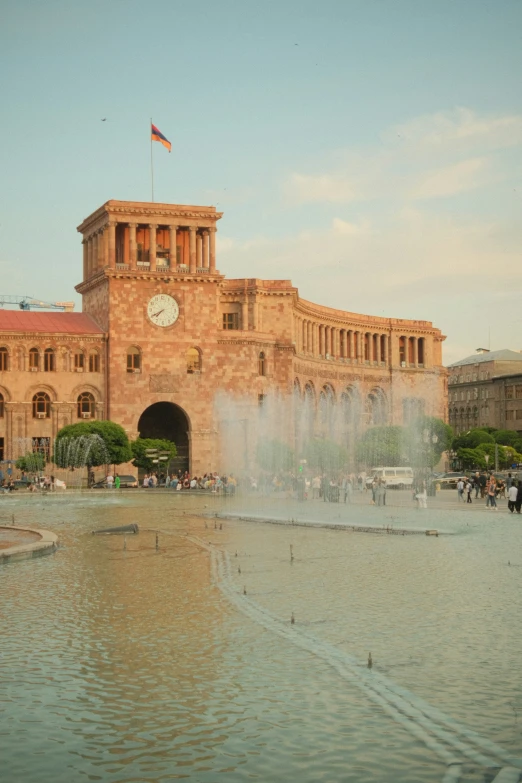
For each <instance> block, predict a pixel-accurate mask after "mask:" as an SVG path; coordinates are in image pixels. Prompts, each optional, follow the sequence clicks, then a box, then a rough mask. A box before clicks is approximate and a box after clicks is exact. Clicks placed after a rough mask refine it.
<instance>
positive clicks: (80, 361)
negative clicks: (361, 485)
mask: <svg viewBox="0 0 522 783" xmlns="http://www.w3.org/2000/svg"><path fill="white" fill-rule="evenodd" d="M83 365H84V355H83V353H75V354H74V369H75V370H83Z"/></svg>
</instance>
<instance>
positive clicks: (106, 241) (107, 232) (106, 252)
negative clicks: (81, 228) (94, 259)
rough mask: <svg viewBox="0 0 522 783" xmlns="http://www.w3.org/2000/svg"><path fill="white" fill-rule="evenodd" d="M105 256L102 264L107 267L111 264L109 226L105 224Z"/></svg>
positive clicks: (103, 235) (103, 236)
mask: <svg viewBox="0 0 522 783" xmlns="http://www.w3.org/2000/svg"><path fill="white" fill-rule="evenodd" d="M102 239H103V258H102V266H104V267H106V266H109V228H108V226H104V228H103V234H102Z"/></svg>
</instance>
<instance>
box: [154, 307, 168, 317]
mask: <svg viewBox="0 0 522 783" xmlns="http://www.w3.org/2000/svg"><path fill="white" fill-rule="evenodd" d="M164 309H165V308H163V310H164ZM163 310H158V312H157V313H152V315H151V318H156V316H157V315H161V314H162V312H163Z"/></svg>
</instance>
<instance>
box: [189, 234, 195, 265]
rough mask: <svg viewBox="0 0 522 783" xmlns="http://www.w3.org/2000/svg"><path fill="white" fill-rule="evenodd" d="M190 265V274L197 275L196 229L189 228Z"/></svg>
mask: <svg viewBox="0 0 522 783" xmlns="http://www.w3.org/2000/svg"><path fill="white" fill-rule="evenodd" d="M189 237H190V238H189V258H190V261H189V264H190V274H191V275H195V274H196V227H195V226H189Z"/></svg>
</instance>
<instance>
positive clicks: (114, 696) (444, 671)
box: [0, 490, 522, 783]
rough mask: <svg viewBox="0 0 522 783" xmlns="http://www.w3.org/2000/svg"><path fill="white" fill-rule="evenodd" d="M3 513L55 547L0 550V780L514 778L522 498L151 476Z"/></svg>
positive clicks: (520, 716)
mask: <svg viewBox="0 0 522 783" xmlns="http://www.w3.org/2000/svg"><path fill="white" fill-rule="evenodd" d="M324 505H325V506H326V505H327V504H324ZM13 513H14V515H15V520H16V523H17V524H19V525H29V526H30V525H31V524H32V525H33V526H38V527H43V528H48V529H51V530H53V531H54V532H55V533H57V534H58V535H59V537H60V541H61V548H60V549H59V550H58V551H57V552H56V553H55V554H54V555H52V556H49V557H45V558H41V559H39V560H36V561H25V562H21V563H14V564H11V565H7V566H4V567H3V568H2V569H1V571H0V578H1V582H2V645H1V655H2V677H1V680H0V742H1V746H2V780H3V781H6V782H7V783H11V781H13V782H14V781H23V782H24V783H37V782H38V783H47V781H49V783H50V782H51V781H53V782H54V781H56V782H57V783H58V782H60V783H61V782H62V781H63V783H70V782H71V781H76V780H82V779H85V780H101V781H110V782H111V783H116V782H117V783H131V782H132V783H142V782H143V783H145V781H147V783H149V781H154V782H155V783H156V782H157V781H170V780H183V779H186V780H190V781H201V783H210V782H211V781H226V782H227V783H228V781H232V782H233V781H247V780H249V781H250V780H258V781H263V782H270V783H271V782H272V781H277V782H278V781H293V780H296V781H300V782H302V783H316V781H324V782H325V783H326V782H328V783H332V782H333V783H335V782H336V781H339V782H340V781H343V783H344V782H345V781H350V782H351V781H353V783H361V781H382V783H385V782H386V783H389V781H408V782H409V781H411V783H419V782H422V781H443V780H444V781H450V780H451V781H456V780H463V781H465V780H466V781H468V780H469V781H490V780H493V779H495V777H497V778H498V779H499V780H517V775H518V773H517V771H516V770H517V769H519V770H520V769H522V762H521V758H522V666H521V665H520V658H521V651H522V624H521V621H520V618H521V616H522V546H521V544H522V520H521V518H520V517H517V516H516V515H515V516H511V515H507V514H505V513H499V514H497V515H492V514H486V513H481V512H478V511H477V512H476V513H473V514H465V513H463V512H462V511H460V510H444V511H441V510H429V511H427V512H424V513H423V515H422V517H420V516H419V513H418V512H416V511H415V510H414V509H411V508H404V509H399V510H397V509H387V510H383V509H374V508H366V507H365V508H362V507H359V506H352V507H341V506H336V507H335V508H323V504H321V503H315V504H312V503H310V504H306V509H304V508H303V507H298V506H297V504H292V503H287V504H283V503H280V502H278V501H276V500H273V499H267V500H264V501H261V500H254V501H249V502H246V501H243V500H242V499H240V498H237V499H234V500H225V499H222V498H209V497H208V496H200V497H198V496H192V495H183V494H180V493H172V494H170V495H169V494H166V493H161V492H157V493H155V492H154V491H153V490H151V491H149V492H147V491H144V492H141V491H139V492H136V493H135V494H133V493H132V492H127V493H121V494H117V495H116V494H114V495H109V494H108V493H105V492H104V493H100V494H99V495H98V494H96V493H93V494H92V495H87V494H83V495H80V494H78V495H74V494H71V495H69V496H65V495H64V496H57V497H41V496H38V497H30V496H22V497H20V498H18V497H17V498H8V499H6V501H5V502H3V503H2V505H1V506H0V518H1V517H4V518H6V519H7V518H9V519H10V518H11V515H12V514H13ZM216 513H218V514H219V515H220V516H219V517H217V518H216V517H215V516H213V515H214V514H216ZM234 514H236V515H242V514H244V515H245V516H253V515H266V516H274V517H280V518H281V519H292V518H293V519H298V518H299V519H300V518H303V519H305V518H306V519H307V520H308V521H311V520H313V519H321V520H323V521H326V522H328V523H331V522H332V521H335V520H338V521H341V522H343V521H346V522H347V523H348V524H355V523H357V522H359V523H360V524H363V525H364V524H378V525H381V524H385V525H390V526H391V525H393V526H395V527H403V528H405V529H416V528H419V529H421V528H422V527H424V528H435V529H439V530H441V531H443V532H444V534H443V535H440V536H439V537H438V538H435V537H427V536H425V535H404V536H402V535H387V534H385V533H383V534H375V533H355V532H350V531H346V530H332V529H322V528H312V527H299V526H295V525H294V526H292V525H270V524H263V523H259V522H255V521H245V520H244V519H239V518H237V517H233V515H234ZM204 515H207V516H204ZM228 515H230V516H228ZM0 521H1V519H0ZM131 522H137V523H138V524H139V526H140V533H139V534H138V535H135V536H133V535H128V536H127V537H126V538H123V537H121V536H93V535H91V531H92V530H93V529H99V528H103V527H112V526H115V525H119V524H122V525H123V524H129V523H131ZM220 526H221V529H220ZM156 535H158V546H159V549H156ZM292 616H293V618H294V622H293V623H292ZM370 652H371V655H372V661H373V666H372V668H368V655H369V653H370ZM510 768H511V769H512V771H511V772H510V771H509V770H510ZM521 774H522V772H521ZM500 775H503V776H504V777H502V778H501V777H500ZM506 775H511V777H506Z"/></svg>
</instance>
